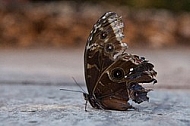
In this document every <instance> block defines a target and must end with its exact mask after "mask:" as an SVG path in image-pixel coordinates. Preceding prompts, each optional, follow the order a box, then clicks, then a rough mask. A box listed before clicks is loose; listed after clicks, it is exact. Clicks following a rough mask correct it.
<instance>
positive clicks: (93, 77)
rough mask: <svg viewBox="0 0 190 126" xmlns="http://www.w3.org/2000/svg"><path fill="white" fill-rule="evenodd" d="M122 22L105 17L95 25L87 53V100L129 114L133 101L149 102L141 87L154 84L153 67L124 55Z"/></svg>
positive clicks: (85, 57) (87, 46) (118, 18)
mask: <svg viewBox="0 0 190 126" xmlns="http://www.w3.org/2000/svg"><path fill="white" fill-rule="evenodd" d="M123 27H124V25H123V22H122V20H121V17H119V16H118V15H117V14H116V13H113V12H108V13H105V14H104V15H103V16H102V17H101V18H100V19H99V20H98V21H97V22H96V23H95V25H94V27H93V29H92V31H91V34H90V35H89V37H88V40H87V44H86V47H85V53H84V68H85V80H86V85H87V89H88V92H89V94H85V98H86V99H88V100H89V102H90V104H91V105H92V107H94V108H101V109H114V110H127V109H129V108H132V106H131V105H130V104H129V103H128V100H129V98H131V99H132V100H133V101H135V102H136V103H141V102H143V101H147V100H148V97H147V92H149V91H150V90H147V89H145V88H143V87H142V86H141V85H140V84H139V83H149V82H152V81H155V79H154V76H155V75H156V72H155V71H154V70H153V67H154V66H153V65H152V64H151V63H148V61H146V60H145V59H144V58H140V57H139V56H137V55H131V54H127V53H124V52H125V50H126V49H127V45H126V44H125V43H123V42H122V38H123V37H124V35H123Z"/></svg>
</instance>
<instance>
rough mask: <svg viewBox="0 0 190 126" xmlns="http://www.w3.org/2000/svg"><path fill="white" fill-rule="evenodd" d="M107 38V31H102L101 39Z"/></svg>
mask: <svg viewBox="0 0 190 126" xmlns="http://www.w3.org/2000/svg"><path fill="white" fill-rule="evenodd" d="M107 36H108V33H107V32H105V31H102V32H101V33H100V39H105V38H106V37H107Z"/></svg>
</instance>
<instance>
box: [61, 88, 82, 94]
mask: <svg viewBox="0 0 190 126" xmlns="http://www.w3.org/2000/svg"><path fill="white" fill-rule="evenodd" d="M60 90H63V91H70V92H79V93H84V92H82V91H76V90H69V89H64V88H61V89H60Z"/></svg>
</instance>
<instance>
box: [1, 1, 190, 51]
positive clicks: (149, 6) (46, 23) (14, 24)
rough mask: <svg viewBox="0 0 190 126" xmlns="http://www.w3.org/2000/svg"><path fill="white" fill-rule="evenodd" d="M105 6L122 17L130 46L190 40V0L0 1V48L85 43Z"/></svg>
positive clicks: (150, 45) (166, 45)
mask: <svg viewBox="0 0 190 126" xmlns="http://www.w3.org/2000/svg"><path fill="white" fill-rule="evenodd" d="M107 11H114V12H117V13H118V14H119V15H121V16H122V17H123V21H124V23H125V29H124V32H125V33H124V34H125V36H126V37H125V38H124V42H127V43H128V44H129V45H130V46H137V47H138V46H139V45H140V46H142V45H143V46H146V47H154V48H162V47H171V46H176V45H177V46H184V45H185V46H187V45H188V46H189V45H190V13H189V11H190V1H189V0H181V1H178V0H172V1H171V0H159V1H152V0H117V1H114V0H109V1H108V0H105V1H101V0H73V1H71V0H70V1H66V0H43V1H41V0H1V1H0V47H1V48H2V47H6V48H7V47H8V48H35V47H37V48H40V47H51V48H52V47H55V48H64V47H79V46H81V47H83V46H84V45H85V43H86V40H87V37H88V35H89V32H90V31H91V29H92V26H93V24H94V23H95V22H96V21H97V19H98V18H99V17H100V16H101V15H102V14H104V13H105V12H107Z"/></svg>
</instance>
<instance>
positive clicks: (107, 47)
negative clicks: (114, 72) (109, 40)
mask: <svg viewBox="0 0 190 126" xmlns="http://www.w3.org/2000/svg"><path fill="white" fill-rule="evenodd" d="M105 51H106V52H113V51H114V46H113V45H112V44H107V45H106V46H105Z"/></svg>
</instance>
